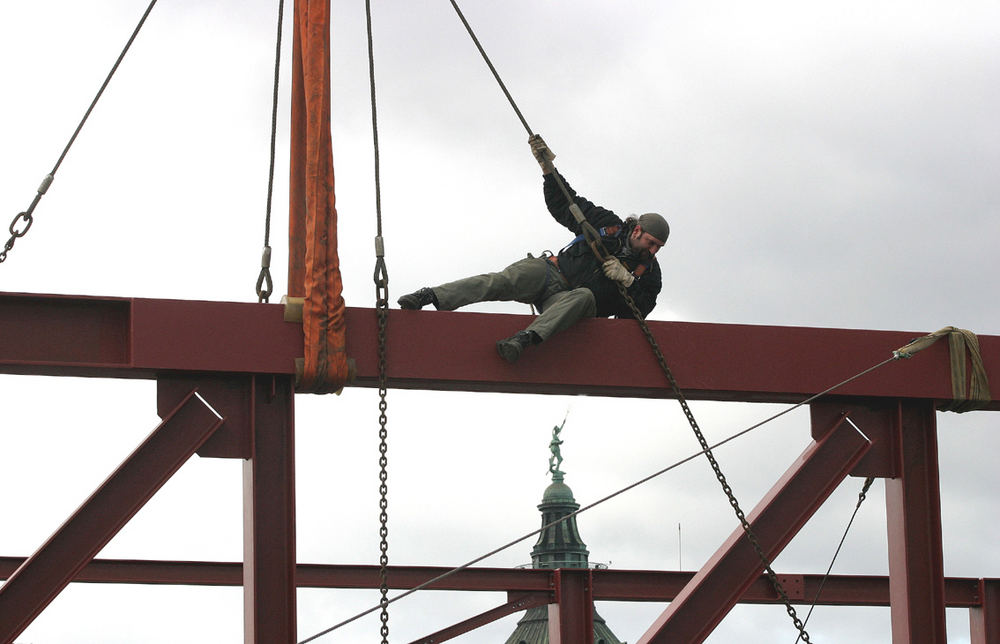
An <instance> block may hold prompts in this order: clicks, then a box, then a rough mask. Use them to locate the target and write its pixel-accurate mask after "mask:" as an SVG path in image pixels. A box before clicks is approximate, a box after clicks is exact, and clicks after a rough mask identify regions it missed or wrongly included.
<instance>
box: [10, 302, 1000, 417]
mask: <svg viewBox="0 0 1000 644" xmlns="http://www.w3.org/2000/svg"><path fill="white" fill-rule="evenodd" d="M283 311H284V309H283V307H282V306H281V305H278V304H245V303H233V302H194V301H183V300H148V299H113V298H79V297H70V298H67V297H60V296H51V295H24V294H20V295H19V294H2V293H0V331H2V332H0V373H27V374H31V373H35V374H48V375H90V376H101V377H130V378H154V377H156V376H157V375H158V374H161V373H163V372H165V371H197V372H214V373H275V374H293V373H295V366H294V360H295V358H301V357H302V356H303V341H302V328H301V325H300V324H294V323H289V322H284V321H283ZM124 319H127V320H128V322H129V324H128V325H126V324H125V323H124V321H123V320H124ZM529 319H530V318H529V317H528V316H523V315H504V314H485V313H457V312H439V311H391V312H390V314H389V343H390V350H391V352H392V360H390V362H389V382H390V386H392V387H400V388H410V389H416V388H426V389H438V390H445V391H506V392H515V393H572V394H579V393H586V394H591V395H606V396H635V397H652V398H669V397H670V392H669V391H668V389H667V387H666V386H665V384H664V379H663V376H662V374H661V373H660V371H659V367H658V366H657V365H656V363H655V361H654V359H653V358H652V355H651V352H650V350H649V347H648V346H647V344H646V340H645V338H644V337H643V335H642V334H641V333H640V332H639V330H638V328H637V327H636V324H635V322H633V321H630V320H584V321H582V322H580V323H579V324H577V325H575V326H574V327H573V328H571V329H569V330H567V331H566V332H565V333H560V334H559V335H557V336H556V337H554V338H552V339H551V340H549V341H548V342H546V343H545V344H543V345H540V346H538V347H535V348H532V349H531V350H530V351H528V352H526V353H525V355H524V357H523V358H522V359H521V360H520V361H518V363H517V364H515V365H510V364H507V363H506V362H504V361H503V360H501V359H500V358H499V357H498V356H497V355H496V350H495V347H494V343H495V341H496V339H497V338H500V337H505V336H506V335H509V334H510V333H511V332H513V331H514V330H516V329H518V328H521V327H523V326H524V325H526V324H527V322H528V320H529ZM347 324H348V328H349V329H350V331H349V333H348V337H347V353H348V356H349V357H351V358H353V359H354V360H355V362H356V365H357V379H356V381H355V382H354V384H355V385H357V386H368V387H374V386H376V384H377V374H378V372H377V361H376V346H377V343H376V338H375V332H376V329H375V312H374V310H372V309H358V308H348V309H347ZM126 326H127V329H126ZM650 328H651V329H652V330H653V332H654V333H655V335H656V337H657V340H658V342H659V343H660V346H661V348H662V349H663V351H664V354H665V355H666V357H667V361H668V363H669V364H670V366H671V368H672V369H673V371H674V375H675V376H676V378H677V380H678V383H679V384H680V386H681V388H682V389H683V390H684V391H685V395H687V396H688V397H689V398H691V399H705V400H742V401H748V402H752V401H767V402H792V403H794V402H800V401H801V400H803V399H804V398H805V397H807V396H809V395H812V394H814V393H817V392H819V391H822V390H824V389H826V388H827V387H830V386H831V385H834V384H837V383H839V382H841V381H843V380H844V379H846V378H849V377H851V376H854V375H855V374H857V373H859V372H861V371H862V370H864V369H867V368H869V367H871V366H873V365H875V364H877V363H878V362H880V361H882V360H884V359H885V358H887V357H889V356H890V354H891V352H892V351H893V350H894V349H896V348H898V347H899V346H901V345H903V344H905V343H907V342H908V341H909V340H910V339H912V338H914V337H916V336H919V335H921V333H919V332H902V331H867V330H849V329H816V328H805V327H776V326H750V325H736V324H701V323H693V322H650ZM81 329H83V330H85V332H84V331H81ZM95 338H96V339H95ZM456 338H461V341H460V342H457V341H456ZM979 340H980V345H981V348H982V352H983V357H984V361H985V363H986V369H987V373H988V375H989V377H990V381H991V382H992V383H993V385H992V388H993V391H994V397H998V396H1000V385H997V383H998V382H1000V337H998V336H980V338H979ZM595 347H597V348H599V350H600V353H601V358H602V360H605V361H607V363H608V368H606V369H602V370H601V371H600V372H598V371H596V370H592V369H579V368H578V365H579V359H580V353H581V352H587V351H595V350H597V349H595ZM81 352H84V354H81ZM837 395H838V396H841V397H844V396H852V397H860V398H872V397H874V398H886V399H892V398H921V399H932V400H946V399H949V398H950V397H951V383H950V371H949V366H948V347H947V343H942V342H939V343H937V344H935V345H933V346H931V347H930V348H928V349H926V350H925V351H923V352H921V353H918V354H917V355H916V356H915V357H914V358H912V359H910V360H901V361H898V362H894V363H892V364H889V365H886V366H884V367H882V368H880V369H879V370H877V371H875V372H873V373H871V374H868V375H866V376H864V377H862V378H860V379H858V380H856V381H854V382H852V383H850V384H848V385H846V386H845V387H843V388H842V389H839V390H838V391H837ZM988 408H989V409H992V410H998V409H1000V401H995V402H993V403H991V405H990V406H989V407H988Z"/></svg>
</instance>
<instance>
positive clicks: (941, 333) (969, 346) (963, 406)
mask: <svg viewBox="0 0 1000 644" xmlns="http://www.w3.org/2000/svg"><path fill="white" fill-rule="evenodd" d="M945 336H947V337H948V348H949V355H950V357H951V401H949V402H946V403H944V404H942V405H941V406H940V407H939V409H940V410H941V411H954V412H956V413H963V412H967V411H972V410H975V409H982V408H983V407H985V406H986V405H988V404H989V403H990V402H991V400H992V399H991V398H990V384H989V379H988V378H987V376H986V367H985V365H984V364H983V356H982V352H981V351H980V350H979V338H977V337H976V334H975V333H973V332H972V331H969V330H967V329H959V328H957V327H953V326H946V327H944V328H943V329H939V330H937V331H935V332H934V333H929V334H927V335H925V336H922V337H919V338H916V339H914V340H912V341H911V342H910V343H909V344H905V345H903V346H901V347H900V348H898V349H896V350H895V351H893V352H892V357H893V359H895V360H900V359H906V360H909V359H910V358H912V357H913V355H914V354H916V353H918V352H920V351H923V350H924V349H926V348H927V347H929V346H931V345H932V344H934V343H935V342H937V341H938V340H940V339H941V338H943V337H945ZM966 354H968V361H969V362H971V365H967V364H966V363H967V359H966ZM966 383H968V384H966Z"/></svg>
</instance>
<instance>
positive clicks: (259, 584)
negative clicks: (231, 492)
mask: <svg viewBox="0 0 1000 644" xmlns="http://www.w3.org/2000/svg"><path fill="white" fill-rule="evenodd" d="M252 389H253V399H252V405H253V414H252V427H251V429H250V431H251V440H252V446H251V456H250V458H249V459H247V460H246V461H244V463H243V602H244V604H243V627H244V630H243V633H244V642H246V643H247V644H294V643H295V641H296V622H295V440H294V404H293V401H294V391H293V385H292V380H291V378H290V377H287V376H273V377H272V376H254V377H253V384H252Z"/></svg>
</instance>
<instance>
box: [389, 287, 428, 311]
mask: <svg viewBox="0 0 1000 644" xmlns="http://www.w3.org/2000/svg"><path fill="white" fill-rule="evenodd" d="M396 302H397V303H398V304H399V308H401V309H407V310H409V311H419V310H420V309H422V308H424V307H425V306H427V305H428V304H434V305H437V297H435V296H434V291H432V290H431V289H429V288H427V287H424V288H422V289H420V290H419V291H414V292H413V293H410V294H408V295H404V296H403V297H401V298H399V299H398V300H396Z"/></svg>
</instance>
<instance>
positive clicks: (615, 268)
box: [601, 257, 635, 288]
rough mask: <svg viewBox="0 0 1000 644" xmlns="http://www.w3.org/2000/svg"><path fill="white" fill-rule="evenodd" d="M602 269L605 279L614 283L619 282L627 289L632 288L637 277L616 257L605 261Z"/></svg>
mask: <svg viewBox="0 0 1000 644" xmlns="http://www.w3.org/2000/svg"><path fill="white" fill-rule="evenodd" d="M601 269H602V270H603V271H604V276H605V277H607V278H608V279H609V280H611V281H612V282H618V283H619V284H621V285H622V286H624V287H625V288H628V287H629V286H632V282H634V281H635V276H634V275H632V273H630V272H629V270H628V269H627V268H625V266H623V265H622V263H621V262H619V261H618V258H616V257H609V258H607V259H606V260H604V264H602V265H601Z"/></svg>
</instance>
